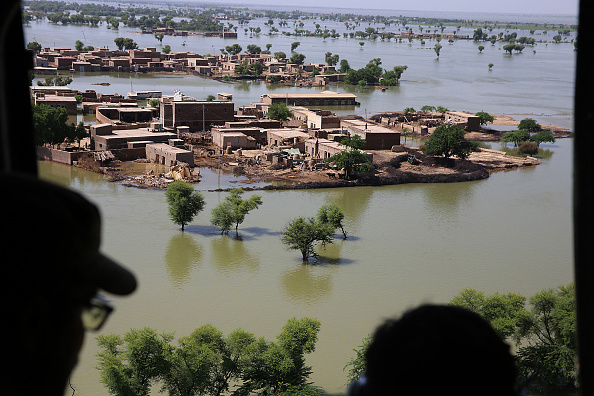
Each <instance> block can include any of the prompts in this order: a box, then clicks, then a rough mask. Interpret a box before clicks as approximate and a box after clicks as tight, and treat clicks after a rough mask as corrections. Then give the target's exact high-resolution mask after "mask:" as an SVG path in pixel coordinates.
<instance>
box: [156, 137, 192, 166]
mask: <svg viewBox="0 0 594 396" xmlns="http://www.w3.org/2000/svg"><path fill="white" fill-rule="evenodd" d="M175 140H177V139H172V140H169V143H168V144H167V143H149V144H147V145H146V146H145V148H146V158H147V159H148V160H150V161H152V162H155V163H158V164H161V165H166V166H175V165H179V164H180V163H185V164H188V165H189V166H194V153H192V152H191V151H189V150H186V149H184V148H181V147H177V146H176V145H175Z"/></svg>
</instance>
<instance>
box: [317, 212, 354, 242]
mask: <svg viewBox="0 0 594 396" xmlns="http://www.w3.org/2000/svg"><path fill="white" fill-rule="evenodd" d="M317 218H318V221H319V222H321V223H328V224H330V225H332V226H333V227H334V229H335V230H336V229H337V228H340V230H341V231H342V235H343V239H347V233H346V231H345V230H344V225H343V224H342V221H343V220H344V212H343V211H342V209H340V207H339V206H338V205H336V204H328V205H324V206H322V207H321V208H320V209H319V210H318V215H317Z"/></svg>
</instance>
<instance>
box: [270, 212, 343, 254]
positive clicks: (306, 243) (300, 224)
mask: <svg viewBox="0 0 594 396" xmlns="http://www.w3.org/2000/svg"><path fill="white" fill-rule="evenodd" d="M334 230H335V227H334V226H333V225H332V224H330V223H324V222H321V221H319V220H317V219H316V218H313V217H310V218H304V217H298V218H297V219H295V220H293V221H291V222H290V223H289V225H287V227H286V228H285V230H284V231H283V234H282V237H281V240H282V241H283V242H284V243H285V244H287V245H288V247H289V249H292V250H299V251H300V252H301V257H302V258H303V261H307V260H308V259H309V258H310V257H317V254H316V251H315V247H316V244H318V243H321V244H322V245H326V244H328V243H332V236H333V235H334Z"/></svg>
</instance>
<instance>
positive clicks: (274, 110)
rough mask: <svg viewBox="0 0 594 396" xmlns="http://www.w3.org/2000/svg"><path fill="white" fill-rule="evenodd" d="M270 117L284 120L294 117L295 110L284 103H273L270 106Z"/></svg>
mask: <svg viewBox="0 0 594 396" xmlns="http://www.w3.org/2000/svg"><path fill="white" fill-rule="evenodd" d="M268 117H269V118H272V119H273V120H277V121H281V122H283V121H287V120H288V119H289V118H291V117H293V111H291V109H289V108H288V107H287V105H286V104H284V103H273V104H271V105H270V106H269V107H268Z"/></svg>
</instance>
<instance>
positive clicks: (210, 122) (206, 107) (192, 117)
mask: <svg viewBox="0 0 594 396" xmlns="http://www.w3.org/2000/svg"><path fill="white" fill-rule="evenodd" d="M233 120H234V104H233V102H229V101H198V100H195V99H194V100H188V99H187V97H184V96H183V94H181V92H177V93H176V94H175V95H174V97H173V98H172V97H164V98H162V100H161V121H162V123H163V126H164V127H166V128H174V129H175V128H177V127H178V126H188V127H190V132H195V131H206V130H208V129H210V128H211V127H212V126H216V125H224V124H225V122H227V121H233Z"/></svg>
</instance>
